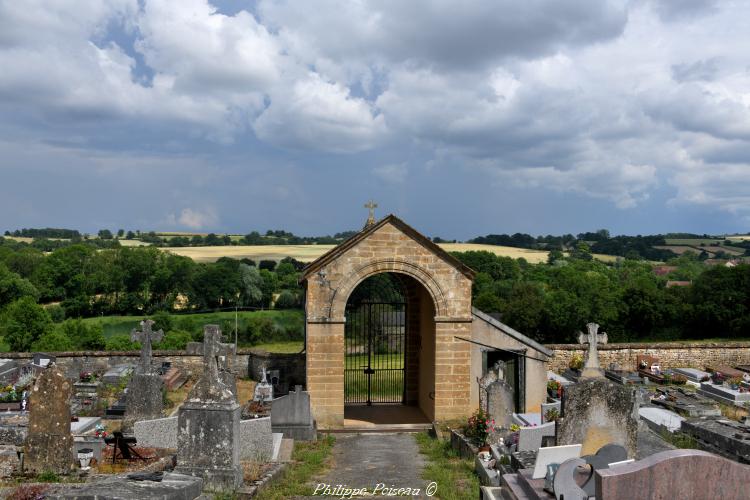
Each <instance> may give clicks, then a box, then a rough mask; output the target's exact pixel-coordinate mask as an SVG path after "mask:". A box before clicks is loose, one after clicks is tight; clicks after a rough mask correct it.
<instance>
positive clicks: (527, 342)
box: [471, 307, 554, 357]
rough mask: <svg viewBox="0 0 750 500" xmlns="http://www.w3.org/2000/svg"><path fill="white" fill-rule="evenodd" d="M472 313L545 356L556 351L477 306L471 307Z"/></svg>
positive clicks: (551, 354)
mask: <svg viewBox="0 0 750 500" xmlns="http://www.w3.org/2000/svg"><path fill="white" fill-rule="evenodd" d="M471 313H472V315H474V317H475V318H478V319H481V320H482V321H484V322H486V323H488V324H490V325H492V326H493V327H495V328H497V329H498V330H500V331H501V332H503V333H504V334H506V335H508V336H510V337H513V338H514V339H516V340H517V341H519V342H521V343H522V344H524V345H527V346H529V347H531V348H532V349H534V350H535V351H539V352H541V353H542V354H544V355H545V356H550V357H551V356H553V354H554V353H553V352H552V351H551V350H550V349H548V348H546V347H544V346H543V345H542V344H540V343H539V342H537V341H535V340H532V339H530V338H529V337H527V336H526V335H524V334H523V333H520V332H517V331H516V330H514V329H513V328H511V327H509V326H508V325H506V324H505V323H501V322H500V321H498V320H496V319H495V318H493V317H492V316H490V315H489V314H486V313H483V312H482V311H480V310H479V309H477V308H476V307H472V308H471Z"/></svg>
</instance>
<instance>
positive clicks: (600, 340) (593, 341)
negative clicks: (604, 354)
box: [578, 323, 607, 377]
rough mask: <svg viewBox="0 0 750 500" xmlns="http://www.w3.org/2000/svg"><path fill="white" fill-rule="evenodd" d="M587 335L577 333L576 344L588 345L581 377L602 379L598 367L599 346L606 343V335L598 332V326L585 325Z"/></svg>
mask: <svg viewBox="0 0 750 500" xmlns="http://www.w3.org/2000/svg"><path fill="white" fill-rule="evenodd" d="M586 330H587V333H582V332H578V343H579V344H588V345H589V350H588V354H587V356H586V364H584V365H583V372H582V373H581V376H582V377H602V376H604V373H603V371H602V369H601V367H600V366H599V350H598V348H597V346H598V345H599V344H606V343H607V333H606V332H602V333H598V332H599V325H598V324H596V323H589V324H587V325H586Z"/></svg>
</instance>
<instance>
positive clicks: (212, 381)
mask: <svg viewBox="0 0 750 500" xmlns="http://www.w3.org/2000/svg"><path fill="white" fill-rule="evenodd" d="M231 353H232V344H224V343H222V342H221V329H220V328H219V325H206V326H204V327H203V375H202V376H201V378H200V380H198V383H197V384H195V388H194V389H193V390H194V392H195V393H196V395H197V396H198V397H199V398H200V399H202V400H207V401H212V400H213V401H223V400H231V399H232V398H233V396H232V392H231V390H229V388H228V387H227V386H226V385H225V384H224V382H223V380H222V378H221V375H220V373H219V370H220V368H225V369H226V368H229V366H228V365H229V363H228V356H229V355H230V354H231ZM222 356H226V358H225V359H224V361H223V362H222V361H221V359H220V358H221V357H222Z"/></svg>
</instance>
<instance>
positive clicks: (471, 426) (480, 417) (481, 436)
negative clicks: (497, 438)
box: [464, 409, 495, 445]
mask: <svg viewBox="0 0 750 500" xmlns="http://www.w3.org/2000/svg"><path fill="white" fill-rule="evenodd" d="M494 429H495V420H494V419H491V418H490V416H489V415H488V414H487V412H485V411H484V410H482V409H479V410H477V411H475V412H474V414H473V415H472V416H471V417H469V420H468V421H467V422H466V428H465V430H464V433H465V434H466V437H469V438H472V439H474V440H475V441H476V442H478V443H479V444H480V445H484V444H485V443H486V442H487V436H489V435H490V433H491V432H492V431H493V430H494Z"/></svg>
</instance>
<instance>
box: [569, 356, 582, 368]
mask: <svg viewBox="0 0 750 500" xmlns="http://www.w3.org/2000/svg"><path fill="white" fill-rule="evenodd" d="M568 366H569V367H570V368H571V369H573V370H580V369H581V368H583V355H582V354H579V353H575V354H573V356H572V357H571V358H570V363H568Z"/></svg>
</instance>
